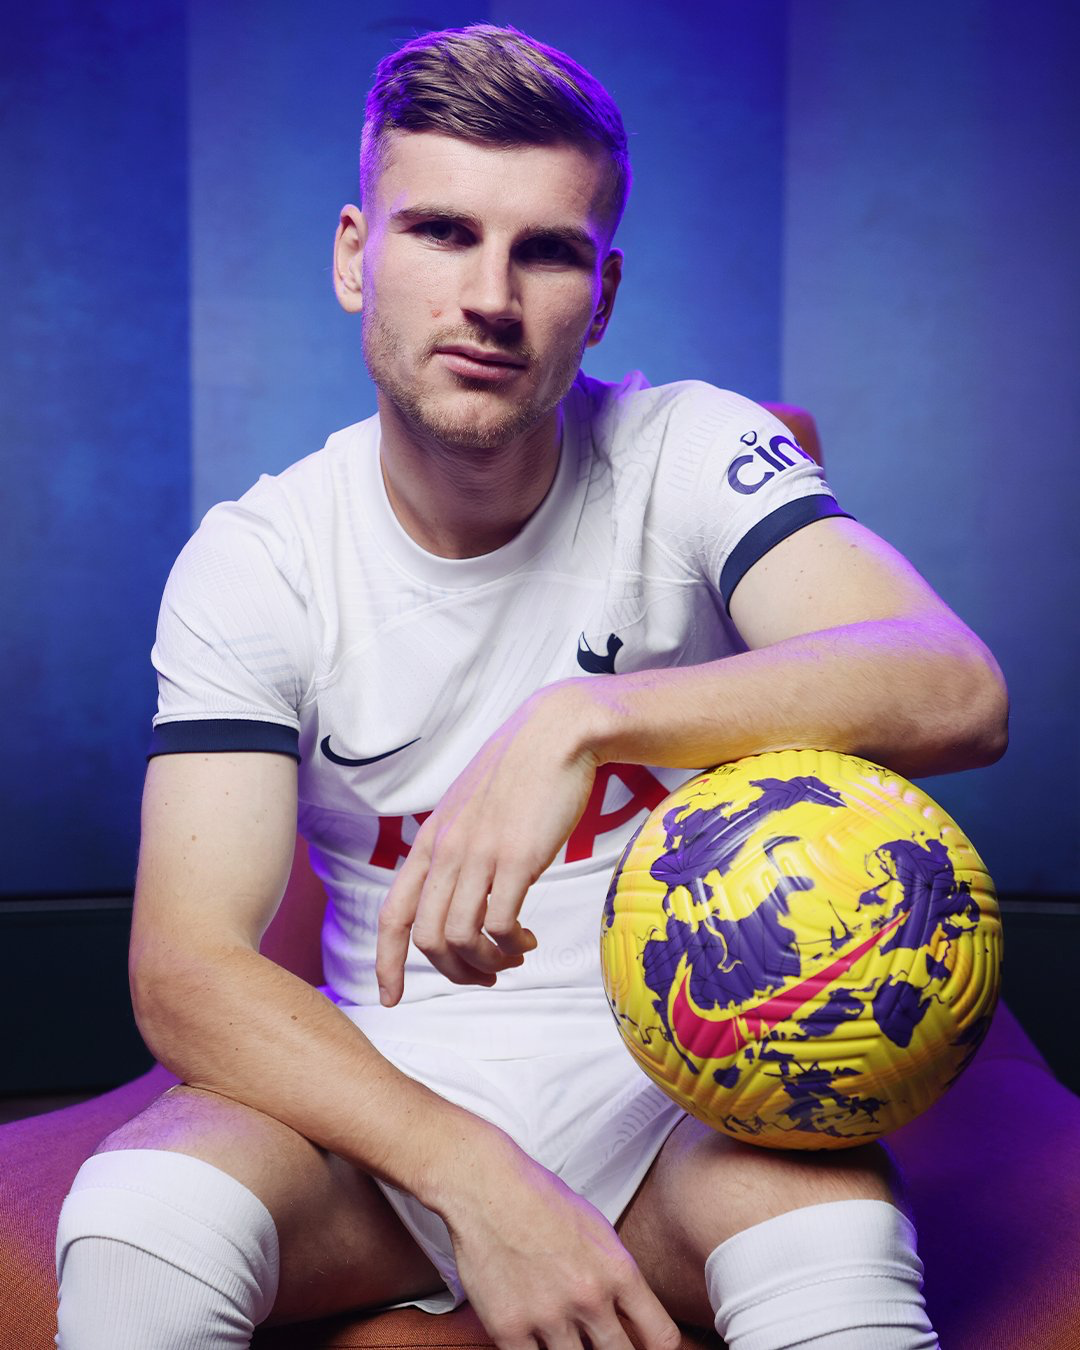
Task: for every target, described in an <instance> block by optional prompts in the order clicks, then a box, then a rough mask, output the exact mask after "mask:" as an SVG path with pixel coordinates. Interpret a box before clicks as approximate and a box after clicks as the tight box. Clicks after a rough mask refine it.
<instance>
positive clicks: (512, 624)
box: [58, 27, 1005, 1350]
mask: <svg viewBox="0 0 1080 1350" xmlns="http://www.w3.org/2000/svg"><path fill="white" fill-rule="evenodd" d="M628 175H629V170H628V164H627V159H626V141H625V133H624V132H623V129H622V124H621V121H620V119H619V116H618V112H617V110H616V109H615V107H614V105H613V104H612V103H611V101H610V99H609V97H608V96H607V95H606V93H605V92H604V91H603V90H602V89H601V88H600V86H599V85H598V84H597V83H596V81H595V80H593V79H592V77H591V76H589V75H588V74H587V72H585V71H584V70H582V69H581V68H580V67H579V66H577V65H576V64H575V63H573V62H572V61H570V59H569V58H567V57H565V56H564V55H562V54H561V53H558V52H555V51H553V50H552V49H550V48H546V47H543V46H541V45H540V44H537V43H535V42H533V41H532V40H531V39H528V38H526V37H524V36H523V35H521V34H518V33H515V32H513V31H512V30H502V29H495V28H490V27H475V28H472V29H467V30H461V31H457V32H454V31H451V32H447V33H441V34H429V35H427V36H425V37H423V38H420V39H417V40H416V41H415V42H412V43H410V44H408V45H407V46H406V47H404V48H403V49H402V50H401V51H399V52H397V53H395V54H394V55H393V56H391V57H389V58H388V59H387V60H386V61H384V62H383V63H382V65H381V66H380V68H379V71H378V75H377V79H376V84H375V87H374V89H373V91H372V94H371V96H370V99H369V102H368V109H367V118H366V123H365V130H364V141H363V150H362V193H363V197H362V200H363V210H362V211H360V210H358V209H357V208H355V207H351V206H350V207H346V208H345V209H344V211H343V212H342V216H341V222H340V225H339V229H338V233H337V239H336V243H335V255H334V256H335V284H336V288H337V294H338V297H339V299H340V301H341V303H342V305H343V306H344V308H345V309H346V310H347V311H348V312H350V313H354V314H360V315H362V333H363V344H364V355H365V359H366V361H367V364H368V366H369V368H370V370H371V373H372V376H373V378H374V380H375V383H376V386H377V389H378V416H377V417H376V418H372V419H370V420H369V421H368V422H366V423H362V424H360V425H359V426H357V427H352V428H349V429H347V430H346V431H345V432H342V433H339V434H338V435H336V436H334V437H331V439H330V441H329V442H328V444H327V446H326V448H325V449H324V450H323V451H321V452H320V453H319V454H317V455H314V456H312V457H310V458H309V459H307V460H304V461H302V462H301V463H299V464H298V465H295V466H294V467H293V468H292V469H290V470H289V471H288V472H286V473H285V474H283V475H281V476H280V477H279V478H277V479H264V480H263V481H262V482H261V483H260V484H259V485H257V486H256V487H255V488H254V489H253V490H252V491H251V492H250V493H248V494H247V495H246V496H245V497H244V498H243V499H242V500H241V501H240V502H239V503H232V504H226V505H224V506H222V507H219V508H215V510H214V511H212V512H211V513H210V515H209V516H208V517H207V519H206V521H205V522H204V524H203V526H202V527H201V529H200V531H199V532H198V534H197V535H196V536H195V538H194V539H193V541H192V542H191V543H190V544H189V545H188V547H187V548H186V549H185V551H184V554H183V555H182V557H181V559H180V561H179V563H178V564H177V567H176V569H175V570H174V574H173V576H172V578H171V579H170V583H169V587H168V590H167V592H166V595H165V599H164V602H163V606H162V615H161V622H160V626H159V633H158V642H157V646H156V648H155V662H156V664H157V666H158V670H159V676H160V688H161V706H160V711H159V715H158V718H157V719H156V723H155V745H154V753H155V757H154V758H153V759H152V760H151V764H150V768H149V772H148V776H147V783H146V793H145V799H144V819H143V843H142V852H141V857H140V868H139V880H138V889H137V903H136V911H135V921H134V930H133V941H132V962H131V965H132V988H133V997H134V1002H135V1007H136V1012H137V1015H138V1018H139V1023H140V1026H141V1028H142V1030H143V1034H144V1036H145V1038H146V1040H147V1043H148V1044H149V1045H150V1047H151V1048H152V1049H153V1050H154V1052H155V1053H156V1054H157V1055H158V1056H159V1058H161V1059H162V1060H163V1061H164V1062H165V1063H166V1064H168V1065H169V1066H170V1067H172V1068H173V1069H174V1070H175V1071H176V1072H177V1073H178V1075H179V1076H180V1078H181V1080H182V1082H183V1084H184V1085H183V1086H181V1087H178V1088H176V1089H174V1090H173V1091H171V1092H170V1093H167V1094H166V1095H165V1096H164V1097H163V1098H161V1099H160V1100H159V1101H158V1102H157V1103H155V1104H154V1105H153V1106H151V1107H150V1108H149V1110H148V1111H147V1112H145V1113H144V1115H143V1116H141V1117H139V1118H137V1119H136V1120H135V1121H133V1122H131V1123H130V1124H129V1125H127V1126H125V1127H123V1128H122V1129H121V1130H120V1131H118V1132H117V1133H116V1134H114V1135H112V1136H111V1137H110V1138H109V1139H107V1140H106V1141H105V1142H104V1144H103V1145H102V1146H101V1149H100V1150H99V1152H98V1153H97V1154H96V1155H95V1157H94V1158H92V1159H90V1160H89V1162H88V1163H87V1164H86V1165H85V1166H84V1168H83V1169H82V1171H81V1172H80V1175H79V1177H78V1179H77V1180H76V1183H75V1186H74V1188H73V1191H72V1194H71V1196H69V1198H68V1200H67V1201H66V1203H65V1209H64V1214H63V1216H62V1221H61V1226H60V1233H59V1236H58V1268H59V1272H60V1277H61V1306H60V1338H59V1341H60V1344H61V1346H63V1347H64V1350H95V1348H96V1347H104V1346H106V1345H107V1346H109V1347H110V1350H123V1348H124V1347H128V1346H130V1347H135V1346H138V1347H146V1346H154V1347H166V1346H178V1347H179V1346H183V1347H185V1348H186V1350H191V1348H192V1347H204V1346H205V1347H211V1346H213V1347H218V1346H241V1345H246V1344H247V1343H248V1340H249V1338H250V1335H251V1331H252V1327H253V1326H254V1325H256V1324H257V1323H259V1322H260V1321H262V1320H264V1319H266V1318H268V1317H270V1318H272V1319H274V1320H279V1321H284V1320H291V1319H298V1318H306V1317H313V1316H317V1315H320V1314H326V1313H330V1312H334V1311H339V1310H342V1309H347V1308H353V1307H360V1306H372V1307H375V1306H380V1305H386V1304H391V1303H395V1302H400V1301H414V1302H419V1303H420V1304H421V1306H426V1307H430V1308H432V1309H438V1308H440V1307H446V1306H449V1305H450V1304H452V1303H453V1302H454V1301H456V1300H459V1299H460V1298H461V1297H462V1296H463V1295H464V1296H467V1297H468V1298H470V1299H471V1300H472V1302H473V1304H474V1306H475V1308H476V1310H477V1312H478V1314H479V1316H480V1317H481V1319H482V1321H483V1322H484V1325H485V1326H486V1327H487V1329H488V1331H489V1333H490V1334H491V1335H492V1337H493V1339H494V1340H495V1341H496V1343H497V1344H498V1345H499V1346H501V1347H505V1350H525V1348H526V1347H534V1346H535V1345H536V1344H537V1343H540V1344H543V1345H545V1346H547V1347H548V1348H549V1350H569V1348H570V1347H575V1346H579V1345H581V1344H582V1343H583V1342H584V1341H586V1340H587V1341H588V1342H590V1343H591V1344H592V1345H593V1346H594V1347H597V1350H608V1348H609V1347H611V1350H616V1348H618V1350H623V1348H624V1347H626V1346H628V1345H629V1344H630V1342H631V1338H633V1339H634V1340H636V1341H637V1342H638V1343H640V1344H641V1345H642V1346H644V1347H646V1350H673V1347H674V1346H676V1345H677V1343H678V1332H677V1329H676V1327H675V1325H674V1323H673V1322H672V1320H671V1317H672V1316H676V1317H680V1318H684V1319H687V1320H690V1321H694V1322H698V1323H700V1324H702V1325H706V1326H707V1325H709V1324H710V1323H711V1322H712V1321H713V1319H714V1317H715V1319H716V1325H717V1327H718V1329H720V1331H721V1332H722V1334H723V1335H724V1336H725V1337H726V1339H727V1341H728V1343H729V1345H730V1347H731V1350H748V1348H749V1347H780V1346H786V1345H789V1344H793V1343H794V1342H795V1341H796V1340H797V1341H798V1343H799V1344H800V1345H805V1346H813V1347H822V1348H823V1347H830V1348H831V1350H840V1348H841V1347H849V1346H850V1347H856V1346H857V1347H860V1350H862V1348H864V1347H870V1346H874V1347H901V1346H902V1347H917V1346H918V1347H923V1346H932V1345H936V1343H937V1342H936V1338H935V1337H934V1334H933V1332H932V1330H931V1329H930V1327H929V1324H928V1322H927V1321H926V1317H925V1312H924V1310H923V1308H922V1302H921V1295H920V1292H919V1275H920V1267H919V1263H918V1258H917V1257H916V1255H915V1252H914V1247H913V1230H912V1229H911V1227H910V1224H909V1223H908V1221H907V1220H906V1218H905V1217H904V1216H903V1215H902V1214H901V1212H900V1211H899V1209H898V1208H897V1207H896V1206H895V1204H894V1203H893V1193H892V1190H891V1184H890V1179H889V1170H888V1163H887V1158H886V1156H885V1155H884V1153H883V1152H881V1151H880V1150H877V1149H875V1148H868V1149H862V1150H855V1151H851V1152H847V1153H844V1154H842V1155H840V1156H839V1157H830V1158H828V1159H818V1158H807V1157H806V1156H804V1155H790V1156H785V1155H781V1154H773V1153H769V1152H766V1151H762V1150H757V1151H755V1150H753V1149H748V1148H744V1147H741V1146H738V1145H735V1144H733V1143H731V1142H730V1141H728V1140H726V1139H723V1138H721V1137H719V1136H715V1135H713V1134H711V1133H710V1132H709V1131H707V1130H705V1129H703V1128H702V1127H700V1126H699V1125H697V1124H696V1123H695V1122H693V1121H690V1120H688V1119H685V1118H682V1117H681V1116H680V1114H679V1113H678V1111H677V1110H676V1109H675V1108H674V1106H673V1105H672V1104H671V1103H669V1102H667V1100H666V1099H665V1098H663V1096H662V1094H660V1092H659V1091H658V1090H657V1089H656V1088H655V1087H654V1086H653V1085H652V1084H650V1083H648V1082H647V1081H646V1080H644V1079H643V1078H642V1076H641V1075H640V1073H639V1071H638V1070H637V1068H636V1066H635V1065H634V1064H633V1062H632V1061H631V1060H630V1057H629V1056H627V1055H626V1054H625V1052H624V1051H623V1050H622V1048H621V1047H620V1046H619V1044H618V1041H617V1039H616V1036H615V1032H614V1030H613V1028H612V1026H611V1019H610V1015H609V1012H608V1009H607V1007H606V1004H605V1002H604V997H603V993H602V990H601V988H600V982H599V976H598V972H597V963H596V947H597V927H598V919H599V914H600V909H601V906H602V903H603V896H604V892H605V889H606V881H607V876H608V874H609V872H610V869H611V865H612V863H613V861H614V859H615V858H616V857H617V855H618V852H619V850H620V848H621V846H622V843H623V842H624V840H625V838H626V837H627V836H628V834H629V832H630V831H631V830H632V829H633V828H634V827H635V826H636V824H638V823H639V822H640V820H641V819H642V818H643V814H644V812H645V811H646V810H648V809H649V808H651V807H652V806H655V805H656V804H657V802H658V801H659V800H661V799H662V797H663V795H664V793H665V792H666V791H667V790H668V789H669V788H670V787H672V786H674V785H675V784H676V783H677V782H679V781H681V780H682V779H684V778H685V777H686V776H687V775H688V774H689V773H690V772H691V771H693V770H695V769H697V768H700V767H702V766H706V765H710V764H714V763H718V762H722V761H726V760H730V759H733V758H736V757H738V756H741V755H744V754H747V753H752V752H755V751H761V750H765V749H770V748H774V747H780V746H789V745H794V746H799V745H808V746H831V747H834V748H837V749H840V750H846V751H854V752H859V753H864V754H866V755H868V756H870V757H872V758H875V759H879V760H882V761H884V762H886V763H889V764H891V765H893V766H894V767H896V768H898V769H899V770H901V771H906V772H909V773H926V772H929V771H932V770H946V769H958V768H963V767H966V766H970V765H974V764H978V763H983V762H986V761H989V760H991V759H993V758H994V757H995V756H996V755H997V754H999V753H1000V751H1001V748H1002V745H1003V740H1004V718H1005V710H1004V692H1003V689H1002V685H1001V679H1000V675H999V673H998V671H997V668H996V666H995V665H994V663H993V661H992V659H991V658H990V657H989V655H988V654H987V653H986V652H985V650H984V649H983V648H982V646H981V645H980V644H979V642H978V641H977V639H975V638H974V637H973V635H972V634H971V633H970V632H969V631H968V630H967V629H966V628H965V627H964V626H963V625H962V624H961V623H960V622H959V620H958V619H957V618H956V617H955V616H954V615H953V614H951V613H950V611H949V610H948V609H947V608H946V607H945V606H944V605H943V603H942V602H941V601H940V600H939V599H938V598H937V597H936V596H935V595H934V594H933V592H931V591H930V590H929V588H928V587H927V586H926V585H925V583H924V582H923V581H922V580H921V579H920V578H919V577H918V576H917V575H916V574H915V573H914V572H913V571H912V569H911V568H910V567H909V566H908V565H907V564H906V563H905V562H904V561H903V560H902V559H901V558H899V557H898V555H897V554H895V553H894V552H893V551H892V550H891V549H890V548H889V547H888V546H887V545H885V544H883V543H882V542H881V541H880V540H878V539H876V538H875V537H874V536H873V535H871V534H870V533H869V532H868V531H866V530H865V529H862V528H861V527H860V526H858V525H857V524H855V522H853V521H851V520H850V519H848V518H847V517H845V516H844V515H843V514H842V513H841V512H840V509H839V507H838V506H837V505H836V503H835V501H834V500H833V498H832V497H831V495H830V494H829V492H828V489H827V488H826V487H825V485H824V482H823V481H822V479H821V476H820V472H819V471H818V470H817V468H816V466H815V465H813V464H812V463H811V462H810V461H809V460H808V459H806V458H805V457H804V456H802V455H801V453H799V452H798V450H797V447H795V446H794V445H793V443H792V442H791V441H790V440H789V439H788V437H787V435H786V433H785V431H784V429H783V428H782V427H780V425H779V424H778V423H776V422H774V421H773V420H772V419H771V418H770V417H769V415H768V414H767V413H765V412H764V411H763V410H762V409H760V408H757V407H755V406H754V405H752V404H750V403H748V402H747V401H746V400H743V399H740V398H738V397H737V396H735V395H731V394H724V393H720V392H719V391H717V390H713V389H712V388H710V387H708V386H704V385H699V384H688V385H676V386H670V387H669V388H667V389H658V390H651V389H649V388H647V387H646V386H645V385H644V383H643V381H641V380H640V379H632V380H630V381H627V382H626V383H625V384H624V385H622V386H620V387H618V388H615V387H612V386H607V385H601V384H599V383H597V382H594V381H589V380H586V379H584V378H583V377H580V376H579V375H578V367H579V363H580V359H581V356H582V353H583V351H584V349H585V348H586V347H587V346H589V345H592V344H593V343H596V342H598V341H599V340H600V339H601V337H602V336H603V333H604V329H605V328H606V326H607V323H608V321H609V319H610V317H611V313H612V307H613V305H614V301H615V297H616V293H617V290H618V286H619V281H620V268H621V255H620V254H619V252H618V250H616V249H614V248H613V247H612V238H613V235H614V232H615V228H616V225H617V223H618V219H619V216H620V214H621V211H622V208H623V205H624V202H625V196H626V190H627V184H628ZM298 762H299V769H298V768H297V763H298ZM297 819H299V824H300V828H301V831H302V833H304V834H305V835H306V836H307V837H308V838H309V840H310V841H311V845H312V856H313V857H314V859H315V861H316V865H317V868H318V870H319V871H320V873H321V875H322V876H323V878H324V880H325V881H326V883H327V888H328V891H329V894H330V909H329V912H328V917H327V922H326V926H325V929H324V956H325V966H326V978H327V980H328V987H327V990H326V991H325V992H320V991H317V990H315V989H313V988H311V987H309V986H307V985H305V984H303V983H302V982H301V981H299V980H297V979H296V978H294V977H293V976H291V975H289V974H287V973H286V972H285V971H283V970H281V969H280V968H278V967H276V966H274V965H272V964H271V963H270V962H269V961H267V960H266V959H265V958H263V957H262V956H260V955H259V953H258V945H259V940H260V937H261V935H262V933H263V931H264V930H265V928H266V926H267V924H268V923H269V921H270V919H271V917H272V915H273V913H274V911H275V908H276V906H277V905H278V903H279V901H280V897H281V894H282V890H283V887H284V883H285V878H286V876H287V874H288V870H289V863H290V859H291V855H292V842H293V835H294V830H295V827H296V823H297ZM414 831H415V838H412V835H413V832H414ZM410 842H411V849H410ZM391 883H392V884H391ZM380 907H381V917H380V918H379V921H378V938H377V944H376V915H377V914H378V913H379V911H380ZM410 940H411V945H410ZM327 995H329V996H327ZM612 1225H617V1226H618V1231H617V1232H616V1229H615V1228H614V1227H613V1226H612Z"/></svg>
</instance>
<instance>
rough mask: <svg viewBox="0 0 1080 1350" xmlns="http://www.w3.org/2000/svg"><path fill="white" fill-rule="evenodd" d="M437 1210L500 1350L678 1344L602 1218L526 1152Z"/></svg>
mask: <svg viewBox="0 0 1080 1350" xmlns="http://www.w3.org/2000/svg"><path fill="white" fill-rule="evenodd" d="M475 1173H480V1175H481V1176H482V1178H483V1180H482V1182H481V1187H482V1189H483V1190H484V1191H485V1192H486V1193H485V1194H483V1195H481V1196H477V1195H472V1196H470V1198H469V1203H468V1204H467V1205H466V1206H463V1207H462V1210H461V1216H459V1217H455V1215H454V1214H453V1213H448V1212H447V1211H446V1210H444V1211H443V1217H444V1219H445V1220H446V1223H447V1226H448V1227H449V1229H450V1236H451V1239H452V1240H453V1244H454V1254H455V1257H456V1260H457V1267H458V1274H459V1275H460V1277H461V1282H462V1284H463V1286H464V1288H465V1292H466V1293H467V1294H468V1297H469V1301H470V1302H471V1303H472V1305H473V1307H474V1308H475V1309H476V1314H477V1316H478V1317H479V1318H480V1321H481V1322H482V1323H483V1325H484V1328H485V1330H486V1331H487V1333H488V1335H489V1336H490V1337H491V1339H492V1340H493V1341H494V1342H495V1344H496V1346H498V1347H499V1350H536V1346H537V1343H539V1345H541V1346H543V1347H545V1350H580V1347H581V1345H582V1344H583V1342H585V1341H587V1343H588V1344H589V1345H591V1346H592V1347H593V1350H633V1347H634V1346H635V1345H636V1346H639V1347H641V1350H678V1347H679V1346H680V1344H681V1341H682V1337H681V1335H680V1332H679V1329H678V1327H677V1326H676V1325H675V1323H674V1322H673V1321H672V1320H671V1318H670V1317H669V1316H668V1314H667V1313H666V1312H665V1311H664V1308H663V1306H662V1304H661V1303H660V1301H659V1299H658V1298H657V1297H656V1295H655V1294H654V1293H653V1292H652V1290H651V1289H650V1288H649V1286H648V1285H647V1284H646V1283H645V1279H644V1277H643V1276H642V1274H641V1272H640V1271H639V1270H638V1268H637V1265H636V1264H635V1262H634V1260H633V1258H632V1257H631V1256H630V1253H629V1252H628V1251H627V1250H626V1248H625V1247H624V1246H623V1245H622V1243H621V1242H620V1241H619V1239H618V1237H617V1235H616V1233H615V1230H614V1229H613V1228H612V1227H611V1225H610V1224H609V1223H608V1222H607V1220H606V1219H605V1218H604V1217H603V1215H602V1214H600V1213H599V1212H598V1211H597V1210H596V1209H594V1208H593V1206H592V1205H590V1204H589V1203H588V1202H587V1201H586V1200H583V1199H582V1198H581V1197H580V1196H578V1195H575V1194H574V1192H573V1191H571V1190H570V1189H569V1188H568V1187H566V1186H564V1185H563V1183H562V1182H561V1181H559V1180H558V1179H557V1178H556V1177H554V1176H552V1175H551V1173H549V1172H547V1171H546V1170H545V1169H544V1168H543V1167H541V1166H540V1165H539V1164H538V1163H535V1162H533V1161H532V1160H531V1159H529V1158H527V1157H526V1156H525V1155H524V1154H520V1153H519V1154H518V1156H517V1157H516V1159H515V1160H514V1162H513V1164H512V1166H511V1168H510V1170H509V1171H507V1170H505V1169H503V1168H502V1167H496V1168H490V1167H489V1164H488V1159H487V1158H485V1161H484V1164H483V1165H482V1167H481V1168H475V1169H474V1175H475Z"/></svg>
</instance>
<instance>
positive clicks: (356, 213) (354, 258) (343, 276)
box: [334, 206, 367, 314]
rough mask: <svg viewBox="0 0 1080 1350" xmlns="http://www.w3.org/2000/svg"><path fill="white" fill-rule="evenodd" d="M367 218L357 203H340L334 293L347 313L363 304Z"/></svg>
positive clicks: (355, 311)
mask: <svg viewBox="0 0 1080 1350" xmlns="http://www.w3.org/2000/svg"><path fill="white" fill-rule="evenodd" d="M366 242H367V221H366V220H365V219H364V213H363V212H362V211H361V210H360V208H359V207H358V206H343V207H342V208H341V219H340V220H339V221H338V227H337V234H336V235H335V236H334V293H335V295H336V296H337V298H338V303H339V304H340V305H341V308H342V309H343V310H344V311H345V312H346V314H359V313H360V311H361V310H362V309H363V307H364V295H363V263H364V244H365V243H366Z"/></svg>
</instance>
